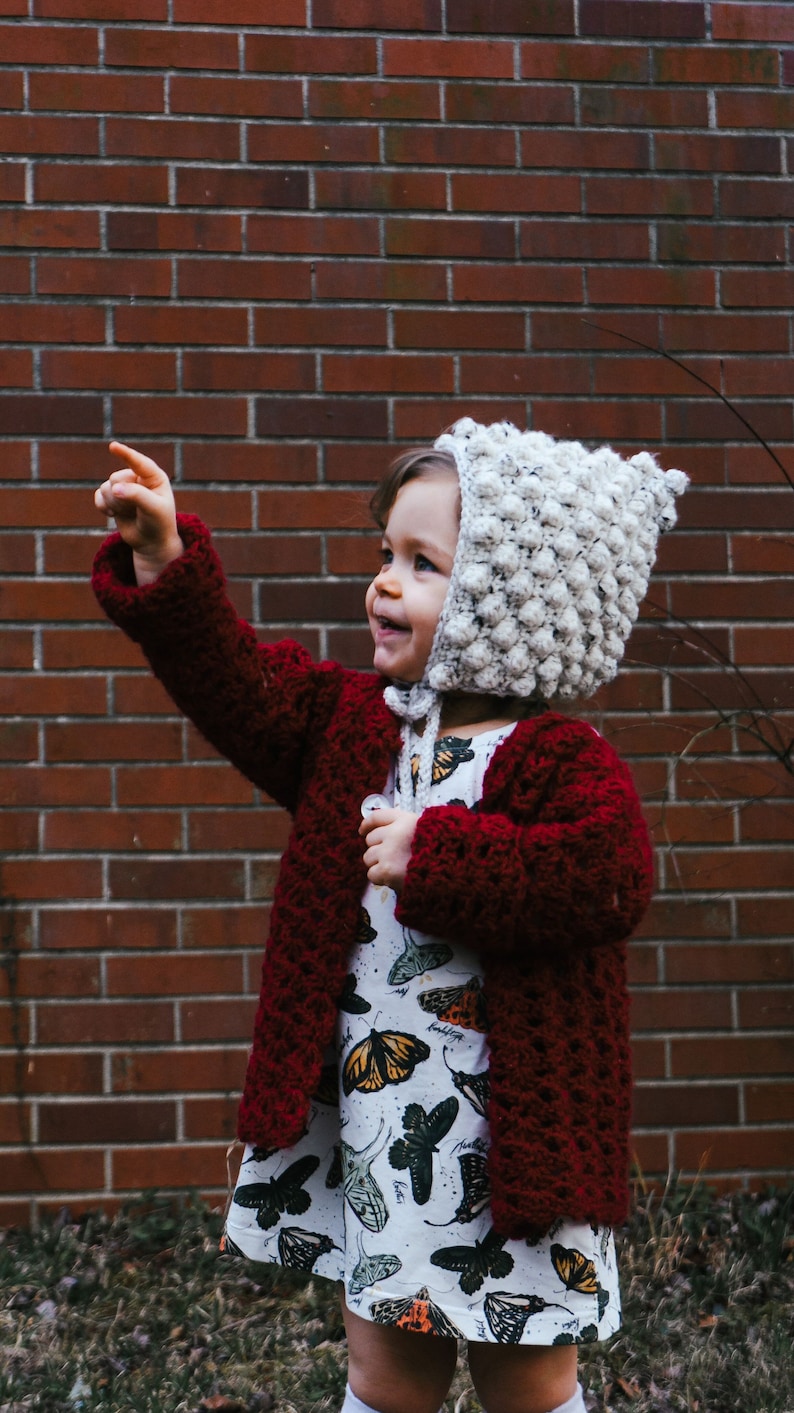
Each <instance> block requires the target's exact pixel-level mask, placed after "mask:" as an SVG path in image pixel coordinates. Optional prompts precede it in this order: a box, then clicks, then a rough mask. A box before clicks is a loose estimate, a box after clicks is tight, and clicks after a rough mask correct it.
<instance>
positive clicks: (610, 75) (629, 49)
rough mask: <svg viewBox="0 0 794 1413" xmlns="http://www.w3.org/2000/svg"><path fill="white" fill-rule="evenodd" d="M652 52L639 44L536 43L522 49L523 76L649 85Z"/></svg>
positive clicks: (568, 80) (567, 80)
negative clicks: (646, 83) (649, 66)
mask: <svg viewBox="0 0 794 1413" xmlns="http://www.w3.org/2000/svg"><path fill="white" fill-rule="evenodd" d="M648 65H649V60H648V50H647V49H646V48H645V47H643V46H640V45H637V44H620V45H617V44H594V43H593V42H592V41H588V42H587V43H585V44H550V43H544V42H543V41H542V40H533V42H532V43H531V44H524V45H522V47H521V76H522V78H528V79H564V80H565V81H566V82H569V83H574V82H576V81H577V80H585V81H588V80H589V81H590V82H593V83H600V82H605V83H645V82H647V80H648V77H649V72H648Z"/></svg>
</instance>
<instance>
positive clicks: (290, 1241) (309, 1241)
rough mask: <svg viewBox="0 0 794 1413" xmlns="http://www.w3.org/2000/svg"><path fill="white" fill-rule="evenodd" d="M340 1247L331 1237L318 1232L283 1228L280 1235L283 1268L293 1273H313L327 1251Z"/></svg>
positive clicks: (336, 1249)
mask: <svg viewBox="0 0 794 1413" xmlns="http://www.w3.org/2000/svg"><path fill="white" fill-rule="evenodd" d="M338 1250H339V1247H338V1246H336V1245H335V1243H334V1242H333V1241H332V1240H331V1238H330V1236H325V1235H323V1233H322V1232H318V1231H303V1229H302V1228H301V1227H282V1229H281V1231H280V1232H279V1234H278V1254H279V1259H280V1261H281V1264H282V1266H289V1268H290V1270H292V1271H311V1270H313V1269H314V1263H315V1261H316V1260H318V1258H319V1257H320V1256H323V1255H325V1253H326V1252H327V1251H338Z"/></svg>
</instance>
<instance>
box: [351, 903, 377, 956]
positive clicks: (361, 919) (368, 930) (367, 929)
mask: <svg viewBox="0 0 794 1413" xmlns="http://www.w3.org/2000/svg"><path fill="white" fill-rule="evenodd" d="M377 935H378V934H377V932H376V930H375V928H374V927H373V926H372V918H371V917H370V915H369V913H368V912H367V910H366V908H361V909H360V910H359V914H358V927H357V928H356V939H355V940H356V946H357V947H363V946H364V945H365V944H366V943H367V942H374V941H375V938H376V937H377Z"/></svg>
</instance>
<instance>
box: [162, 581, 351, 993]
mask: <svg viewBox="0 0 794 1413" xmlns="http://www.w3.org/2000/svg"><path fill="white" fill-rule="evenodd" d="M348 572H349V570H348ZM290 829H291V824H290V820H289V817H288V815H286V814H285V813H284V811H282V810H274V809H268V810H257V811H255V812H254V811H253V810H240V811H238V810H235V811H232V810H201V811H200V812H198V813H195V812H194V813H193V814H191V816H190V825H189V834H190V847H191V848H192V849H196V850H197V851H198V852H202V851H207V850H210V849H217V847H218V840H219V839H222V840H223V845H224V848H226V849H245V850H246V851H249V852H259V853H261V852H262V850H263V849H264V850H277V851H278V852H281V850H282V849H284V848H285V847H286V844H287V840H288V838H289V834H290ZM230 989H231V988H230Z"/></svg>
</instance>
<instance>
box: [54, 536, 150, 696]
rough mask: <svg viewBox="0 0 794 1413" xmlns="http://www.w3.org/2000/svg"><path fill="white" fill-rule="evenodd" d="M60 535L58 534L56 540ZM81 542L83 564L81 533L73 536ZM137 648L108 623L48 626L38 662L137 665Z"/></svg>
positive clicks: (70, 665) (107, 665)
mask: <svg viewBox="0 0 794 1413" xmlns="http://www.w3.org/2000/svg"><path fill="white" fill-rule="evenodd" d="M61 539H62V536H60V535H59V536H58V537H57V539H56V541H55V542H53V541H50V544H53V543H58V542H59V541H60V540H61ZM76 541H77V543H78V544H80V545H81V546H82V550H83V559H82V563H83V565H84V564H85V535H84V534H82V535H80V536H77V537H76ZM141 661H142V658H141V652H140V649H139V648H138V647H137V646H136V645H135V644H133V643H131V642H130V641H129V639H127V638H125V637H124V636H123V635H122V634H121V633H119V632H118V631H117V629H115V628H111V627H110V626H109V625H108V626H107V627H106V628H102V627H101V626H100V625H99V624H97V626H96V628H68V627H67V628H52V629H47V628H45V629H43V631H42V665H43V666H44V667H45V668H46V669H56V670H57V669H59V668H64V667H79V668H80V669H81V670H84V669H85V668H87V667H102V668H108V667H138V666H140V664H141Z"/></svg>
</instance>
